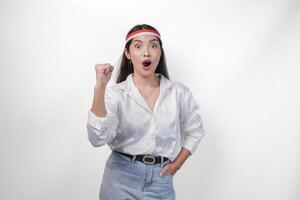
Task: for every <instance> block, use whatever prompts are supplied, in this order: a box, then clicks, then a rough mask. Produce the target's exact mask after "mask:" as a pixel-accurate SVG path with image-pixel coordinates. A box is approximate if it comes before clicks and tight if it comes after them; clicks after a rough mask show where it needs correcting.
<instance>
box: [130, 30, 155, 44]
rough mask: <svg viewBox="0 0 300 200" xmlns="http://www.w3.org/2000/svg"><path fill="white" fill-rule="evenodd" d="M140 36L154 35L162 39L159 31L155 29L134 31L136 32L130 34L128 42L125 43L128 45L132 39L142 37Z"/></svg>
mask: <svg viewBox="0 0 300 200" xmlns="http://www.w3.org/2000/svg"><path fill="white" fill-rule="evenodd" d="M140 35H154V36H156V37H158V38H160V34H159V32H158V31H156V30H153V29H142V30H137V31H134V32H132V33H130V34H128V35H127V36H126V42H125V43H127V42H128V41H129V40H131V39H132V38H135V37H137V36H140Z"/></svg>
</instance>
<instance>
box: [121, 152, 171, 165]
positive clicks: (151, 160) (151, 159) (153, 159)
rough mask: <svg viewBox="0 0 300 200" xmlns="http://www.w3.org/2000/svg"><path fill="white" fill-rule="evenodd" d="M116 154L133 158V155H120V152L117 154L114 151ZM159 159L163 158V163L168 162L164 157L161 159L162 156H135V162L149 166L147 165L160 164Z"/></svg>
mask: <svg viewBox="0 0 300 200" xmlns="http://www.w3.org/2000/svg"><path fill="white" fill-rule="evenodd" d="M116 152H117V153H120V154H122V155H124V156H127V157H129V158H133V155H130V154H126V153H122V152H118V151H116ZM161 158H163V162H165V161H167V160H169V159H168V158H166V157H162V156H157V157H154V156H151V155H136V157H135V160H137V161H140V162H143V163H145V164H148V165H149V164H156V163H161Z"/></svg>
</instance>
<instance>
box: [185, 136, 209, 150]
mask: <svg viewBox="0 0 300 200" xmlns="http://www.w3.org/2000/svg"><path fill="white" fill-rule="evenodd" d="M203 136H204V134H201V136H200V137H199V138H194V137H186V138H185V139H184V141H183V144H182V147H184V148H186V149H187V150H189V152H190V153H191V155H192V154H194V152H195V151H196V149H197V147H198V145H199V143H200V141H201V139H202V137H203Z"/></svg>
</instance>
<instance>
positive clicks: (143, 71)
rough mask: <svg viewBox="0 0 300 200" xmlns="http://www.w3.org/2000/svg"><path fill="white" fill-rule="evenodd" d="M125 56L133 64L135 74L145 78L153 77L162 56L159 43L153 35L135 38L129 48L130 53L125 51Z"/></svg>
mask: <svg viewBox="0 0 300 200" xmlns="http://www.w3.org/2000/svg"><path fill="white" fill-rule="evenodd" d="M125 55H126V57H127V58H128V59H130V60H131V62H132V64H133V69H134V73H139V74H140V75H141V76H144V77H146V76H150V75H153V74H154V73H155V70H156V67H157V65H158V63H159V59H160V56H161V48H160V44H159V41H158V39H157V37H155V36H153V35H140V36H138V37H135V38H133V40H132V43H131V44H130V46H129V52H128V51H127V50H126V49H125Z"/></svg>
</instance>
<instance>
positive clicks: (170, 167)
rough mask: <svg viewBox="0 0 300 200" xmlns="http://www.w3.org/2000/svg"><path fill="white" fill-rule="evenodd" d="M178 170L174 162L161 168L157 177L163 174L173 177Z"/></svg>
mask: <svg viewBox="0 0 300 200" xmlns="http://www.w3.org/2000/svg"><path fill="white" fill-rule="evenodd" d="M178 169H179V167H178V166H177V165H176V164H175V163H174V162H170V163H168V164H167V165H166V166H164V167H163V168H162V170H161V171H160V173H159V176H162V175H164V174H165V173H168V174H171V175H172V176H173V175H174V174H175V173H176V172H177V170H178Z"/></svg>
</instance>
